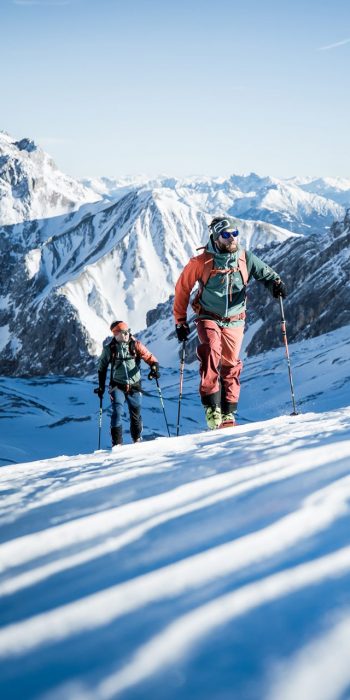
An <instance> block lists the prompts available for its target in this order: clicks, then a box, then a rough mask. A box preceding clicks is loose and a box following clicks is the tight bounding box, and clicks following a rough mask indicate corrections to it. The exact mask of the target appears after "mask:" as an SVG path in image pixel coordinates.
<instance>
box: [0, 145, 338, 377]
mask: <svg viewBox="0 0 350 700" xmlns="http://www.w3.org/2000/svg"><path fill="white" fill-rule="evenodd" d="M0 146H1V149H2V150H1V153H2V155H1V158H2V160H1V170H0V186H1V191H2V193H3V196H2V199H1V200H0V215H1V217H2V218H1V220H2V221H3V223H4V225H3V226H2V227H1V228H0V249H1V254H2V261H3V266H2V269H1V272H0V285H1V288H0V371H1V372H2V373H6V374H47V373H48V372H50V371H53V372H55V373H56V372H59V373H62V374H69V375H73V376H76V375H77V374H84V373H86V372H89V371H90V370H92V369H93V367H94V366H95V357H96V355H98V354H99V352H100V350H101V343H102V340H103V338H104V337H105V336H106V335H108V332H109V324H110V322H111V320H112V319H113V318H126V320H127V321H128V322H129V324H130V326H131V327H132V328H133V330H134V331H139V330H141V329H142V328H144V327H145V326H146V318H147V313H148V312H149V311H150V310H151V309H153V308H155V307H156V306H157V305H159V304H166V303H167V300H168V298H169V296H170V295H171V294H172V292H173V290H174V285H175V282H176V279H177V277H178V275H179V273H180V271H181V269H182V268H183V266H184V264H185V263H186V262H187V260H188V258H189V257H190V256H191V255H193V254H194V253H195V251H196V248H198V247H199V246H201V245H204V244H205V243H206V241H207V238H208V230H207V224H208V222H209V221H210V218H211V217H212V214H213V213H218V211H222V212H224V211H226V212H227V211H230V212H231V214H233V215H234V216H236V214H235V211H236V212H238V213H239V214H240V216H242V217H243V218H241V219H240V218H238V216H236V222H237V226H238V227H239V229H240V231H241V242H242V243H243V245H245V246H246V247H251V248H254V249H260V248H262V247H266V246H269V245H270V246H271V245H276V244H280V243H282V242H286V241H288V240H289V239H292V240H293V241H294V240H297V239H296V238H295V236H296V235H297V234H295V233H293V232H292V231H291V230H288V229H291V228H292V227H293V226H294V224H295V225H296V228H297V229H302V230H303V231H304V230H307V231H311V230H312V227H313V225H315V226H316V225H317V226H320V227H323V229H324V225H325V222H329V220H330V216H331V214H332V212H333V214H334V212H335V211H342V207H340V205H338V204H335V203H334V202H332V201H331V200H326V199H325V198H324V197H320V196H319V195H315V194H310V193H308V192H304V190H303V189H301V188H300V187H298V186H297V185H296V184H295V183H292V184H288V183H283V182H281V181H277V180H276V179H275V178H269V177H267V178H261V177H259V176H257V175H255V174H251V175H250V176H232V177H231V178H228V179H224V178H199V177H196V178H193V177H192V178H185V179H182V180H177V179H176V178H164V177H160V178H155V179H153V180H152V181H150V180H149V179H147V178H146V177H144V176H140V177H139V178H136V179H135V178H134V179H133V178H123V179H122V180H120V181H119V182H113V181H110V180H107V179H106V178H105V179H103V181H102V182H101V183H100V186H98V185H99V183H96V181H89V182H88V185H89V187H86V186H85V185H83V184H82V183H77V182H75V181H74V180H72V178H68V177H67V176H65V175H63V174H62V173H60V171H58V170H57V169H56V168H55V166H54V164H53V163H52V161H51V159H50V158H49V156H47V155H46V154H45V153H44V152H43V151H41V150H40V149H38V148H37V147H36V146H35V144H33V142H31V141H30V140H29V139H22V140H21V141H15V140H14V139H11V138H10V137H9V136H8V135H6V134H3V133H2V134H1V135H0ZM304 184H305V183H304ZM93 188H95V190H94V189H93ZM97 190H98V191H97ZM93 200H96V201H93ZM333 205H334V206H335V207H336V210H334V211H333V210H332V207H333ZM284 207H286V208H285V209H284ZM249 211H250V214H251V216H252V217H253V218H248V213H249ZM35 217H38V218H35ZM310 217H311V218H310ZM263 219H269V220H270V219H271V222H270V223H267V222H266V221H264V220H263ZM274 219H275V222H273V220H274ZM281 219H283V221H284V223H285V224H286V225H287V228H281V227H280V226H278V225H276V222H278V221H280V220H281ZM311 219H312V220H313V222H314V224H311V223H310V222H311ZM298 221H299V224H300V222H302V225H301V224H300V225H299V224H298ZM315 222H316V223H315ZM326 237H327V235H326V234H325V235H321V236H320V239H322V241H323V239H325V240H326ZM322 241H321V242H320V245H321V246H322V245H323V242H322ZM306 248H307V246H306ZM288 250H289V251H290V255H292V254H293V245H291V246H290V248H288ZM298 250H299V249H298ZM283 270H284V268H283ZM283 270H282V271H283ZM304 292H305V293H307V290H306V289H305V288H304ZM160 308H161V309H162V308H163V307H160ZM28 319H29V322H28ZM337 323H338V322H337ZM338 325H339V324H338ZM332 327H334V324H333V326H332ZM326 330H328V329H327V327H326V326H324V328H323V329H322V331H321V332H324V331H326Z"/></svg>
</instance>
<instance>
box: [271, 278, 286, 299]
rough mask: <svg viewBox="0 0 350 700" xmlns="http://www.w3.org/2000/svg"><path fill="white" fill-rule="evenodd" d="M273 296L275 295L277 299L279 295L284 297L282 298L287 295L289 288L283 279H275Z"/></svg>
mask: <svg viewBox="0 0 350 700" xmlns="http://www.w3.org/2000/svg"><path fill="white" fill-rule="evenodd" d="M272 296H274V297H275V299H278V297H282V299H285V298H286V296H287V289H286V285H285V284H284V282H282V280H274V282H273V286H272Z"/></svg>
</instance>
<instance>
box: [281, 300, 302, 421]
mask: <svg viewBox="0 0 350 700" xmlns="http://www.w3.org/2000/svg"><path fill="white" fill-rule="evenodd" d="M278 299H279V303H280V309H281V329H282V338H283V342H284V347H285V349H286V357H287V363H288V374H289V383H290V391H291V395H292V404H293V412H292V413H291V416H297V415H298V411H297V407H296V403H295V396H294V386H293V377H292V367H291V364H290V357H289V349H288V340H287V328H286V319H285V317H284V310H283V301H282V297H281V295H280V296H279V297H278Z"/></svg>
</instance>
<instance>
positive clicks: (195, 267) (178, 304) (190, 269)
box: [174, 255, 203, 323]
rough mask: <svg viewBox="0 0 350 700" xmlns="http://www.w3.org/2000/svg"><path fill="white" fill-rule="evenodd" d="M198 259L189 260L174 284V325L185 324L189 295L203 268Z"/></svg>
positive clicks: (197, 257)
mask: <svg viewBox="0 0 350 700" xmlns="http://www.w3.org/2000/svg"><path fill="white" fill-rule="evenodd" d="M199 257H200V256H198V255H197V256H196V257H195V258H191V260H189V262H188V263H187V265H186V266H185V267H184V269H183V270H182V272H181V275H180V277H179V279H178V280H177V282H176V286H175V299H174V317H175V323H186V320H187V307H188V302H189V300H190V294H191V292H192V289H193V287H194V285H195V284H196V282H198V280H199V279H200V278H201V274H202V267H203V266H201V265H200V261H199Z"/></svg>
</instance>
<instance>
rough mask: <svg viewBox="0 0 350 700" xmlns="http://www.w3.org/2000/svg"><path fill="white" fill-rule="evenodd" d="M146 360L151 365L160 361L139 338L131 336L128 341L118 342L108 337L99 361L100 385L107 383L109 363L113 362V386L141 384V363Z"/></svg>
mask: <svg viewBox="0 0 350 700" xmlns="http://www.w3.org/2000/svg"><path fill="white" fill-rule="evenodd" d="M141 359H142V360H144V361H145V362H146V363H147V364H148V365H149V366H151V365H153V364H154V363H156V362H158V360H157V358H156V357H155V355H152V353H151V352H150V351H149V350H148V349H147V348H146V346H145V345H143V344H142V343H141V342H140V341H139V340H135V339H134V338H131V339H130V341H129V342H127V343H117V341H116V340H115V338H106V340H105V341H104V343H103V350H102V354H101V356H100V358H99V362H98V375H99V382H100V386H104V385H105V383H106V375H107V369H108V365H109V364H112V376H111V382H110V384H111V386H112V387H113V386H116V385H117V384H121V385H123V386H124V385H125V386H133V385H134V384H140V382H141V372H140V363H141Z"/></svg>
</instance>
